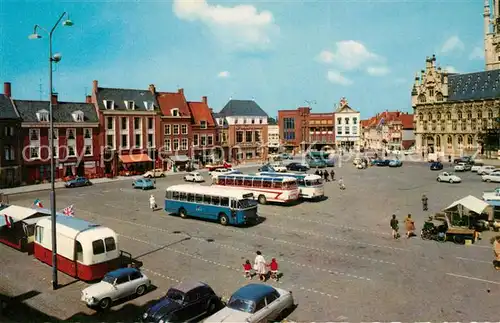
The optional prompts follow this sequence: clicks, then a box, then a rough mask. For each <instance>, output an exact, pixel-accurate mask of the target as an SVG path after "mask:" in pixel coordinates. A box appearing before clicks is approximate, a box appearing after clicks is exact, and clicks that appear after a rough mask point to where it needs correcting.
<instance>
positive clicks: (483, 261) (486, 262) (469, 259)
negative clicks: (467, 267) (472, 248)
mask: <svg viewBox="0 0 500 323" xmlns="http://www.w3.org/2000/svg"><path fill="white" fill-rule="evenodd" d="M455 258H457V259H460V260H466V261H473V262H480V263H485V264H492V262H491V261H485V260H478V259H472V258H464V257H455Z"/></svg>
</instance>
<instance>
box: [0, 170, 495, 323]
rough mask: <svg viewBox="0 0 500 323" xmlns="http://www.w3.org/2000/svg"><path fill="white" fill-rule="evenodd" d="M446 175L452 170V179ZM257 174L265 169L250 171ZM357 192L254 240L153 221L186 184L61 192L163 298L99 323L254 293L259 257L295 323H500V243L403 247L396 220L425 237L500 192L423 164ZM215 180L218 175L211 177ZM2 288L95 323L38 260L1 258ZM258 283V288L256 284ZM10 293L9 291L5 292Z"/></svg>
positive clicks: (136, 302)
mask: <svg viewBox="0 0 500 323" xmlns="http://www.w3.org/2000/svg"><path fill="white" fill-rule="evenodd" d="M445 170H446V169H445ZM246 171H248V172H255V171H256V169H248V170H246ZM335 171H336V177H337V178H339V177H343V179H344V182H345V184H346V186H347V189H346V190H345V191H341V190H340V189H339V187H338V184H337V183H336V182H327V183H326V184H325V194H326V195H327V197H328V199H327V200H324V201H320V202H302V203H299V204H297V205H293V206H282V205H264V206H259V213H260V215H261V216H262V217H264V221H263V222H262V223H260V224H258V225H256V226H253V227H247V228H236V227H224V226H221V225H219V224H217V223H211V222H205V221H200V220H193V219H181V218H179V217H176V216H170V215H167V214H166V213H165V212H164V211H163V210H157V211H155V212H152V211H151V210H149V209H148V197H149V195H150V194H151V193H153V194H154V195H155V197H156V200H157V202H158V204H159V205H161V204H162V200H163V197H164V191H165V188H166V187H168V186H170V185H173V184H178V183H181V182H182V179H181V175H176V176H169V177H167V178H165V179H159V180H158V181H157V189H156V190H154V191H141V190H134V189H133V188H132V185H131V182H130V181H120V182H113V183H104V184H99V185H94V186H93V187H83V188H76V189H61V190H58V191H57V203H58V205H57V207H58V209H62V208H64V207H66V206H68V205H71V204H73V205H74V207H75V215H76V217H80V218H83V219H85V220H89V221H93V222H96V223H99V224H102V225H105V226H108V227H110V228H112V229H113V230H115V231H116V232H117V234H119V246H120V249H122V250H125V251H128V252H130V253H131V254H132V255H133V256H134V257H135V258H137V259H138V260H140V261H142V262H143V265H144V266H143V270H144V272H145V273H146V274H147V275H148V276H149V277H150V278H151V279H152V282H153V284H154V285H155V286H156V289H155V290H154V291H152V292H150V293H149V294H147V295H145V296H143V297H140V298H137V299H132V300H129V301H128V302H125V303H121V304H118V305H116V306H115V307H113V309H112V311H111V313H108V314H99V315H101V319H106V320H118V319H121V320H133V319H134V318H136V317H137V316H138V315H140V313H141V308H140V307H141V306H147V304H150V303H151V301H153V300H154V299H157V298H159V297H160V296H162V295H164V293H165V292H166V290H167V289H168V288H169V287H170V286H172V285H173V284H176V283H177V282H180V281H184V280H202V281H205V282H207V283H208V284H210V285H211V286H212V287H213V288H214V290H215V291H216V292H217V293H218V294H220V295H221V296H224V297H228V296H230V295H231V293H232V292H233V291H235V290H236V289H237V288H239V287H241V286H242V285H244V284H246V283H248V280H246V279H245V278H244V277H243V272H242V264H243V262H244V261H245V260H246V259H249V260H250V261H251V262H253V259H254V257H255V251H257V250H260V251H262V253H263V255H264V257H265V258H266V261H268V262H269V261H270V260H271V258H276V259H277V260H278V263H279V265H280V271H281V272H282V273H283V277H282V279H281V281H280V282H278V283H275V282H269V284H272V285H276V286H278V287H281V288H285V289H288V290H291V291H292V292H293V294H294V297H295V300H296V303H297V305H298V306H297V308H296V309H295V310H294V311H293V312H292V313H291V314H290V316H289V318H288V319H289V320H293V321H353V322H354V321H493V320H497V319H498V313H497V312H498V299H499V297H500V279H499V276H498V275H499V273H498V272H496V271H495V270H494V269H493V267H492V265H491V261H492V257H493V255H492V247H491V245H490V244H489V237H490V236H491V235H488V234H485V237H484V239H483V240H481V241H479V242H478V243H477V244H475V245H472V246H463V245H455V244H453V243H451V242H448V243H438V242H432V241H423V240H421V239H420V238H418V237H415V238H412V239H406V238H402V239H400V240H397V241H395V240H393V239H392V237H391V230H390V228H389V220H390V217H391V215H392V214H393V213H395V214H396V215H397V216H398V219H399V220H400V223H401V222H402V221H403V219H404V217H405V216H406V215H407V214H408V213H411V214H412V216H413V217H414V219H415V221H416V225H417V231H419V230H420V227H421V225H422V223H423V221H424V219H425V218H427V216H428V215H429V214H430V213H424V212H422V205H421V201H420V198H421V195H422V194H424V193H425V194H426V195H427V196H428V198H429V212H437V211H439V210H441V209H443V208H444V207H446V206H448V205H449V204H451V203H452V202H453V201H455V200H457V199H459V198H462V197H464V196H466V195H469V194H471V195H475V196H477V197H481V194H482V192H483V191H485V190H490V189H493V188H494V187H495V184H487V183H482V182H481V179H480V176H478V175H476V174H475V173H464V174H459V176H461V177H462V179H463V182H462V183H461V184H454V185H452V184H447V183H438V182H436V176H437V173H436V172H431V171H430V170H429V169H428V166H427V165H426V164H423V163H406V164H405V165H403V167H401V168H385V167H370V168H369V169H366V170H357V169H355V168H354V167H353V166H352V165H351V164H348V163H345V164H344V165H343V166H342V167H337V168H335ZM205 176H206V175H205ZM36 198H39V199H41V200H42V203H44V204H46V205H45V206H48V204H49V199H48V192H38V193H27V194H19V195H13V196H11V197H10V202H11V203H12V204H18V205H23V206H28V207H29V206H31V204H32V203H33V201H34V200H35V199H36ZM0 252H1V253H2V257H1V258H0V264H1V265H2V268H3V269H2V272H1V274H0V279H1V281H2V284H1V285H3V286H7V288H8V289H9V291H8V292H9V293H11V294H14V296H15V295H17V294H22V293H26V292H29V291H33V290H35V291H37V292H38V293H39V294H38V295H34V296H33V297H31V298H30V299H28V300H26V301H25V302H26V303H29V304H30V305H32V306H34V307H35V308H38V309H39V310H41V311H43V312H45V313H47V314H48V315H51V316H54V317H58V318H59V319H68V318H73V319H75V318H78V316H75V315H76V314H77V313H79V314H78V315H83V316H85V315H93V313H94V312H93V311H92V310H90V309H87V308H86V307H85V305H84V304H83V303H81V302H80V301H79V298H80V292H81V290H82V289H83V288H84V287H85V285H86V284H85V283H83V282H74V283H73V280H72V279H71V278H68V277H66V276H64V275H62V274H60V279H61V283H64V284H66V283H67V284H68V285H67V286H65V287H63V288H61V289H60V290H58V291H55V292H54V291H52V290H51V288H50V287H51V285H50V279H51V269H50V267H48V266H46V265H43V264H41V263H39V262H38V261H36V260H34V259H33V258H32V257H30V256H28V255H26V254H20V253H18V252H17V251H14V250H12V249H9V248H7V247H4V246H0ZM254 280H255V279H254ZM4 288H5V287H4Z"/></svg>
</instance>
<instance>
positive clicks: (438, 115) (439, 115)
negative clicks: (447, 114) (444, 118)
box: [436, 112, 441, 120]
mask: <svg viewBox="0 0 500 323" xmlns="http://www.w3.org/2000/svg"><path fill="white" fill-rule="evenodd" d="M436 119H438V120H441V113H439V112H438V113H437V115H436Z"/></svg>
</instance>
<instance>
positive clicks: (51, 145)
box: [28, 12, 73, 290]
mask: <svg viewBox="0 0 500 323" xmlns="http://www.w3.org/2000/svg"><path fill="white" fill-rule="evenodd" d="M64 17H66V18H67V19H66V20H65V21H64V22H63V26H67V27H70V26H73V22H72V21H71V20H70V19H69V15H68V14H67V13H66V12H63V14H62V15H61V16H60V17H59V19H58V20H57V22H56V23H55V25H54V27H52V29H50V31H47V29H45V28H43V27H41V26H39V25H35V27H34V29H33V34H31V35H30V36H29V37H28V38H29V39H40V38H42V36H41V35H40V34H39V31H40V30H41V31H43V32H45V33H46V34H47V35H48V37H49V89H50V90H49V121H50V130H49V131H50V134H49V148H50V217H51V220H52V288H53V289H54V290H55V289H57V287H58V283H57V242H56V190H55V163H54V118H53V111H52V109H53V106H52V94H53V91H52V64H53V63H57V62H59V61H60V60H61V58H62V57H61V55H60V54H55V55H54V54H52V35H53V34H54V31H55V30H56V28H57V27H58V26H59V23H60V22H61V21H62V20H63V18H64Z"/></svg>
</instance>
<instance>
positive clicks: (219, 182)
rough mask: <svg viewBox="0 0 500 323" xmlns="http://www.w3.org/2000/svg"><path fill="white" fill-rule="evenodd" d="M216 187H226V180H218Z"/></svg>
mask: <svg viewBox="0 0 500 323" xmlns="http://www.w3.org/2000/svg"><path fill="white" fill-rule="evenodd" d="M217 185H226V179H225V178H219V179H218V181H217Z"/></svg>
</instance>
